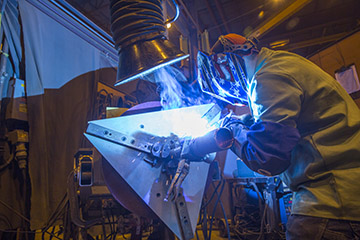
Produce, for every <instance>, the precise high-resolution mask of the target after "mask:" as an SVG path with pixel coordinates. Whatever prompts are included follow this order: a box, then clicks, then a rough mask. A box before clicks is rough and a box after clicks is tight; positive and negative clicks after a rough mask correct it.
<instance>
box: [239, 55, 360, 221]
mask: <svg viewBox="0 0 360 240" xmlns="http://www.w3.org/2000/svg"><path fill="white" fill-rule="evenodd" d="M248 86H249V88H248V95H249V107H250V109H251V111H252V114H253V116H254V118H255V121H256V124H255V125H253V126H252V127H251V128H250V129H249V130H248V131H240V134H239V135H238V136H237V140H238V145H237V147H238V148H237V149H235V152H236V153H237V155H239V156H240V157H241V158H242V160H243V161H244V162H245V163H246V164H247V165H248V166H249V167H250V168H252V169H253V170H255V171H258V170H259V166H260V167H261V166H262V165H264V164H265V163H267V164H269V161H267V159H266V158H268V159H270V160H271V159H273V158H275V159H283V160H284V159H285V160H286V157H287V154H288V157H289V160H290V161H288V162H287V163H286V162H285V161H284V162H283V164H284V165H283V166H285V167H284V169H286V170H285V171H284V172H282V173H281V175H280V176H281V178H282V179H283V181H284V182H285V183H286V184H287V185H288V186H289V187H290V189H291V190H292V191H293V192H294V197H293V206H292V213H293V214H301V215H309V216H315V217H323V218H335V219H344V220H356V221H360V110H359V108H358V107H357V105H356V104H355V102H354V101H353V100H352V99H351V97H350V96H349V94H348V93H347V92H346V91H345V90H344V89H343V88H342V87H341V86H340V84H339V83H338V82H337V81H336V80H335V79H334V78H333V77H331V76H330V75H328V74H327V73H325V72H324V71H323V70H321V69H320V68H319V67H318V66H316V65H315V64H314V63H312V62H310V61H308V60H307V59H305V58H303V57H301V56H298V55H296V54H292V53H289V52H285V51H272V50H269V49H267V48H262V49H261V51H260V52H259V54H258V59H257V63H256V68H255V73H254V76H249V85H248ZM294 130H296V131H294ZM271 132H273V135H272V136H271V137H264V136H265V135H267V134H266V133H271ZM289 146H290V147H289ZM267 149H268V150H267ZM261 151H263V152H261ZM282 152H283V153H282ZM281 154H283V157H281ZM284 154H285V155H284ZM269 156H270V157H269ZM277 156H280V157H277ZM270 164H272V163H271V161H270ZM276 164H280V165H281V164H282V161H278V162H277V163H276ZM276 164H275V165H276ZM273 165H274V164H273ZM272 167H273V168H279V167H280V169H281V166H272ZM270 169H271V166H270ZM258 172H261V171H258ZM266 172H267V171H266V169H265V173H266ZM262 173H263V172H262ZM270 173H271V171H270ZM271 175H273V174H272V173H271Z"/></svg>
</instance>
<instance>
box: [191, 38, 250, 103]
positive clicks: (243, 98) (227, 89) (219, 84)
mask: <svg viewBox="0 0 360 240" xmlns="http://www.w3.org/2000/svg"><path fill="white" fill-rule="evenodd" d="M254 51H257V48H256V43H255V42H254V41H253V40H249V39H246V38H244V37H242V36H240V35H237V34H228V35H225V36H220V37H219V39H218V41H217V42H216V43H215V44H214V46H213V47H212V49H211V52H212V54H211V55H207V54H205V53H203V52H200V51H199V53H198V56H197V62H198V81H199V84H200V87H201V90H202V91H203V92H205V93H207V94H210V95H212V96H214V97H216V98H218V99H221V100H223V101H225V102H228V103H231V104H237V103H241V104H247V102H248V100H247V99H248V97H247V91H248V81H247V74H246V68H245V63H244V59H243V56H246V55H250V54H252V53H253V52H254Z"/></svg>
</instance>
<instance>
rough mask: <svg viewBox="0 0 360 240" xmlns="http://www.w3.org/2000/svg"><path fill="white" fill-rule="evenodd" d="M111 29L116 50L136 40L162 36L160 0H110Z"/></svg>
mask: <svg viewBox="0 0 360 240" xmlns="http://www.w3.org/2000/svg"><path fill="white" fill-rule="evenodd" d="M110 11H111V31H112V33H113V39H114V42H115V47H116V49H117V50H119V51H121V48H122V47H125V46H127V45H130V44H133V43H136V42H138V41H147V40H153V39H156V38H164V37H165V36H164V33H165V25H164V17H163V9H162V6H161V0H112V1H111V3H110Z"/></svg>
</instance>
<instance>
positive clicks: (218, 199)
mask: <svg viewBox="0 0 360 240" xmlns="http://www.w3.org/2000/svg"><path fill="white" fill-rule="evenodd" d="M221 181H222V182H223V183H222V185H221V189H220V193H219V194H218V198H217V199H216V202H215V205H214V208H213V211H212V213H211V218H210V227H209V238H208V239H209V240H210V239H211V231H212V225H213V222H214V216H215V211H216V207H217V205H218V203H219V201H220V197H221V195H222V193H223V191H224V187H225V180H224V179H223V178H221Z"/></svg>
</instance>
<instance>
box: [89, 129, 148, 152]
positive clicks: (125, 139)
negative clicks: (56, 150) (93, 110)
mask: <svg viewBox="0 0 360 240" xmlns="http://www.w3.org/2000/svg"><path fill="white" fill-rule="evenodd" d="M86 133H88V134H91V135H93V136H95V137H99V138H102V139H105V140H108V141H111V142H114V143H118V144H120V145H123V146H126V147H129V148H133V149H136V150H139V151H142V152H145V153H151V147H152V145H153V144H152V143H150V142H147V141H144V140H141V139H137V138H134V137H132V136H129V135H126V134H124V133H120V132H117V131H114V130H111V129H109V128H105V127H102V126H99V125H96V124H92V123H89V127H88V129H87V130H86Z"/></svg>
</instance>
